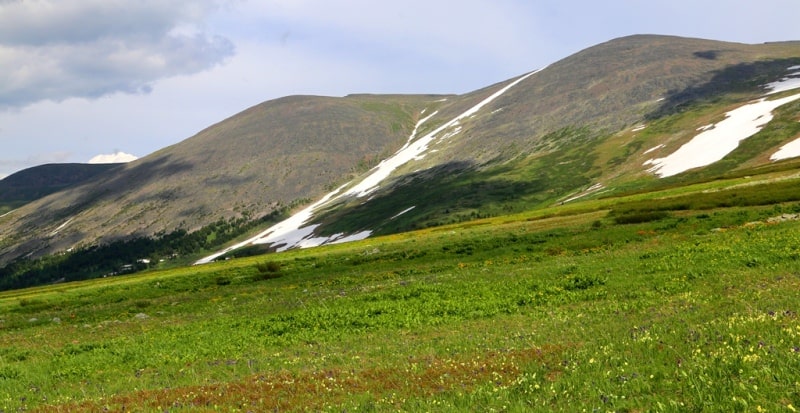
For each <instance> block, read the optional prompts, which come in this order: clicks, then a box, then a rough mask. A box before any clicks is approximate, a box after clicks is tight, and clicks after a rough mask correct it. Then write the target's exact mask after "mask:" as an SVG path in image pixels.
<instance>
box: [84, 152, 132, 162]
mask: <svg viewBox="0 0 800 413" xmlns="http://www.w3.org/2000/svg"><path fill="white" fill-rule="evenodd" d="M137 159H139V157H138V156H136V155H131V154H129V153H125V152H119V151H117V152H114V153H112V154H102V155H97V156H95V157H93V158H92V159H89V162H88V163H125V162H132V161H135V160H137Z"/></svg>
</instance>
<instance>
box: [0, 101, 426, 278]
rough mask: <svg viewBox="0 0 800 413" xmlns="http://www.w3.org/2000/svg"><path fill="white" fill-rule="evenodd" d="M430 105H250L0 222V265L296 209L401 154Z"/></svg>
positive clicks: (396, 103) (336, 102)
mask: <svg viewBox="0 0 800 413" xmlns="http://www.w3.org/2000/svg"><path fill="white" fill-rule="evenodd" d="M432 99H438V97H429V96H381V97H375V96H366V95H361V96H352V97H346V98H327V97H311V96H296V97H288V98H283V99H278V100H275V101H270V102H265V103H263V104H260V105H257V106H255V107H252V108H250V109H248V110H246V111H244V112H242V113H240V114H238V115H236V116H233V117H231V118H229V119H227V120H225V121H222V122H220V123H218V124H216V125H213V126H211V127H209V128H207V129H206V130H204V131H202V132H200V133H198V134H197V135H195V136H194V137H192V138H189V139H187V140H185V141H183V142H181V143H178V144H176V145H173V146H171V147H168V148H165V149H163V150H160V151H158V152H155V153H153V154H151V155H149V156H146V157H144V158H141V159H140V160H138V161H135V162H131V163H129V164H126V165H124V166H123V167H121V168H119V169H117V170H115V171H114V173H110V174H108V175H106V176H103V177H102V178H101V179H98V180H95V181H92V182H90V183H87V184H85V185H82V186H79V187H76V188H72V189H69V190H67V191H63V192H60V193H57V194H53V195H51V196H49V197H47V198H43V199H41V200H39V201H37V202H34V203H31V204H29V205H26V206H24V207H22V208H20V209H18V210H16V211H13V212H12V213H10V214H8V215H7V216H5V217H4V218H3V219H2V221H0V236H2V241H0V247H2V251H1V252H0V263H2V262H7V261H8V260H9V259H13V258H15V257H16V256H19V255H21V254H28V253H30V252H34V253H35V254H37V255H41V254H47V253H50V252H54V251H57V250H64V249H67V248H72V247H75V246H78V245H87V244H91V243H94V242H98V241H100V242H103V241H106V242H107V241H112V240H114V239H120V238H124V237H130V236H135V235H153V234H157V233H163V232H169V231H172V230H175V229H185V230H187V231H193V230H196V229H198V228H200V227H202V226H205V225H208V224H209V223H211V222H215V221H217V220H218V219H220V218H228V217H242V216H245V217H251V218H253V219H255V218H258V217H260V216H264V215H267V214H269V213H270V212H273V211H274V210H275V209H276V208H279V207H281V206H288V205H292V204H293V203H297V202H302V201H303V200H305V199H308V198H311V197H314V196H316V194H318V193H320V192H322V191H324V189H325V188H326V187H327V186H330V185H333V184H335V183H337V182H341V181H343V180H345V179H347V178H348V177H349V176H350V175H351V174H353V173H357V172H358V171H359V170H363V169H366V168H368V167H369V166H371V165H372V164H374V163H376V162H377V161H378V160H380V158H381V157H382V156H385V155H386V154H388V153H390V152H391V151H393V150H395V149H396V148H397V147H399V146H400V145H402V143H403V142H404V141H405V138H406V137H407V135H408V133H409V132H410V130H411V128H412V127H413V123H414V117H415V116H416V113H417V112H418V110H419V107H421V106H422V103H423V102H426V101H429V100H432ZM67 221H69V224H68V225H66V226H65V227H63V228H61V229H59V230H58V231H57V229H58V228H59V227H60V226H61V225H62V224H64V223H65V222H67ZM23 229H24V230H23Z"/></svg>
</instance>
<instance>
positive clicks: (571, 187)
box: [0, 35, 800, 265]
mask: <svg viewBox="0 0 800 413" xmlns="http://www.w3.org/2000/svg"><path fill="white" fill-rule="evenodd" d="M798 65H800V42H778V43H769V44H759V45H747V44H739V43H729V42H719V41H713V40H702V39H687V38H680V37H673V36H656V35H637V36H629V37H624V38H619V39H614V40H611V41H609V42H606V43H602V44H599V45H597V46H594V47H591V48H588V49H586V50H583V51H581V52H579V53H576V54H574V55H572V56H569V57H567V58H565V59H563V60H561V61H558V62H555V63H553V64H551V65H549V66H548V67H546V68H543V69H542V70H540V71H538V72H535V73H530V74H525V75H520V76H519V77H516V78H514V79H509V80H506V81H502V82H499V83H497V84H494V85H490V86H487V87H485V88H482V89H480V90H477V91H474V92H471V93H467V94H463V95H447V96H439V95H368V94H361V95H350V96H346V97H320V96H290V97H285V98H281V99H276V100H272V101H268V102H264V103H262V104H259V105H256V106H254V107H251V108H249V109H247V110H245V111H243V112H241V113H239V114H237V115H234V116H232V117H230V118H228V119H225V120H223V121H221V122H219V123H217V124H214V125H212V126H210V127H208V128H207V129H205V130H203V131H201V132H200V133H198V134H197V135H195V136H193V137H190V138H188V139H186V140H184V141H182V142H180V143H178V144H175V145H172V146H170V147H167V148H164V149H162V150H160V151H158V152H155V153H153V154H151V155H148V156H146V157H144V158H141V159H139V160H137V161H134V162H131V163H128V164H125V165H122V166H119V167H116V168H113V169H109V170H108V171H106V173H102V174H98V175H95V176H94V177H92V178H90V179H87V180H85V181H84V183H83V184H82V185H78V186H75V185H72V186H69V187H66V188H64V190H62V191H60V192H57V193H53V194H51V195H50V196H48V197H46V198H42V199H39V200H36V201H34V202H31V203H29V204H27V205H25V206H23V207H20V208H19V209H18V210H16V211H14V213H13V214H8V215H6V216H2V217H0V265H3V264H5V263H8V262H11V261H12V260H14V259H16V258H18V257H21V256H29V257H43V256H48V255H50V254H53V253H56V252H62V251H66V250H68V249H75V248H86V247H90V246H94V245H105V244H109V243H113V242H117V241H122V240H129V239H134V238H141V237H159V236H163V235H164V234H170V233H174V232H176V231H178V232H181V233H186V234H193V233H194V234H200V233H202V234H207V235H203V240H205V241H207V242H205V243H203V244H202V246H199V247H197V248H196V251H197V253H198V254H199V253H201V252H203V251H201V250H203V249H209V248H212V245H214V244H213V242H215V241H214V240H218V239H219V240H222V238H218V235H219V231H208V228H210V226H213V225H217V226H218V227H219V226H220V225H222V223H223V222H234V221H235V222H236V223H237V224H236V225H237V226H239V227H238V228H239V229H240V230H241V231H242V232H246V231H249V232H250V235H254V234H253V232H255V227H254V226H253V225H256V224H257V223H258V222H261V221H259V220H263V219H264V218H265V217H270V216H276V215H275V214H276V213H277V212H280V211H291V212H298V211H300V209H301V208H302V207H306V206H309V205H311V203H312V202H314V201H318V200H320V199H322V198H323V196H326V194H327V197H326V198H324V199H325V202H319V203H317V204H314V206H315V207H314V208H312V209H310V210H307V211H304V212H303V214H304V215H297V216H296V217H295V219H294V221H293V222H290V223H287V224H282V225H283V226H282V227H279V228H275V229H269V230H267V227H268V226H267V225H266V224H265V225H264V226H263V227H262V228H261V229H262V230H264V231H265V233H264V234H261V235H260V236H259V237H255V238H254V239H253V240H256V241H257V242H256V244H255V245H253V244H252V243H243V244H242V245H249V247H248V248H255V249H257V250H258V251H265V250H274V249H276V248H288V247H293V246H299V245H316V244H318V243H326V242H334V241H340V240H347V239H350V237H363V236H368V235H370V234H388V233H395V232H402V231H407V230H410V229H415V228H424V227H430V226H436V225H441V224H446V223H451V222H458V221H464V220H470V219H474V218H477V217H486V216H494V215H500V214H507V213H510V212H518V211H523V210H530V209H536V208H540V207H544V206H550V205H553V204H557V203H564V202H569V201H570V200H572V199H576V197H586V196H596V195H597V194H603V193H604V194H609V193H614V192H619V191H635V190H639V189H641V188H647V187H656V186H663V185H679V184H680V183H681V182H689V181H691V180H693V179H698V178H700V177H703V178H704V179H707V178H708V177H713V176H722V175H724V174H731V173H736V171H739V170H743V169H746V168H753V167H759V166H765V165H772V164H773V163H774V162H773V161H772V160H771V159H770V156H771V154H773V153H775V151H777V150H778V148H779V147H780V146H781V145H783V144H785V143H787V142H789V141H791V140H792V139H795V138H797V137H798V136H800V131H796V130H795V128H796V127H797V125H798V124H800V123H799V122H797V120H798V119H800V107H798V106H799V105H800V104H798V103H797V102H795V103H792V104H787V105H785V106H781V107H780V108H779V109H776V111H775V115H776V116H775V118H774V120H772V122H770V125H773V126H769V127H766V128H764V131H763V132H760V134H759V136H760V137H759V138H758V139H749V140H747V141H743V143H741V144H740V146H739V147H738V148H737V149H736V150H734V151H733V152H731V154H730V155H728V156H727V157H726V158H725V159H723V160H721V161H719V162H716V163H714V164H712V165H709V166H707V167H704V168H699V169H695V170H691V171H686V172H685V173H681V174H678V175H676V176H674V177H669V178H664V179H660V178H659V176H657V175H656V174H655V173H653V171H652V170H649V169H651V168H650V167H648V166H646V165H645V163H646V162H647V161H648V160H652V159H653V158H662V157H665V156H667V155H668V154H669V153H670V152H674V151H676V150H677V149H678V148H679V147H680V146H681V145H683V144H685V143H686V142H688V141H689V140H690V139H691V138H692V137H693V136H695V135H697V134H698V133H699V132H698V131H699V130H701V129H702V128H704V127H711V126H713V125H714V124H716V123H717V122H719V121H721V120H722V119H724V118H725V117H726V112H728V111H730V110H733V109H735V108H737V107H740V106H742V105H744V104H746V103H747V102H751V101H753V100H754V99H759V98H762V97H763V96H764V95H765V93H766V91H767V90H766V87H765V85H767V84H768V83H770V82H775V81H779V80H781V79H783V78H785V77H786V76H791V75H792V73H791V71H790V70H789V69H790V68H792V67H797V66H798ZM523 76H524V77H523ZM790 93H792V92H783V93H782V94H777V95H776V96H786V95H788V94H790ZM243 222H246V223H249V224H247V225H245V226H241V225H240V223H243ZM264 222H266V221H264ZM225 225H228V224H225ZM248 225H249V226H248ZM259 225H260V224H259ZM228 226H229V225H228ZM289 227H292V228H289ZM245 228H246V231H245ZM204 230H205V231H208V232H201V231H204ZM281 231H284V232H285V236H283V238H280V239H278V238H276V234H277V233H278V232H281ZM234 232H235V231H234ZM270 234H271V235H270ZM281 234H283V232H281ZM243 239H244V238H243ZM224 241H225V242H227V241H228V239H227V238H225V239H224ZM219 242H222V241H219ZM220 245H221V244H220ZM237 247H238V246H237ZM205 252H211V251H205Z"/></svg>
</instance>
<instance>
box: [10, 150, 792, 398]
mask: <svg viewBox="0 0 800 413" xmlns="http://www.w3.org/2000/svg"><path fill="white" fill-rule="evenodd" d="M796 168H797V164H796V163H795V164H791V163H790V164H784V165H783V166H782V167H779V168H774V169H773V170H769V171H764V173H758V171H756V170H749V171H746V173H747V175H743V176H738V177H736V176H732V177H729V178H726V179H718V180H712V181H702V180H699V181H697V182H695V183H693V184H688V185H686V184H684V185H676V186H672V187H666V186H665V187H664V188H663V189H661V190H658V191H653V192H638V193H631V194H629V195H624V196H617V197H606V198H601V199H595V200H587V201H576V202H573V203H569V204H565V205H562V206H556V207H552V208H544V209H538V210H534V211H529V212H525V213H522V214H517V215H506V216H500V217H496V218H489V219H481V220H474V221H470V222H465V223H460V224H454V225H447V226H441V227H436V228H429V229H425V230H419V231H415V232H409V233H404V234H395V235H388V236H383V237H376V238H373V239H368V240H364V241H359V242H353V243H348V244H342V245H334V246H327V247H319V248H314V249H308V250H295V251H288V252H284V253H277V254H272V255H268V256H258V257H250V258H244V259H237V260H231V261H225V262H219V263H214V264H209V265H205V266H199V267H184V268H179V269H172V270H167V271H151V272H145V273H140V274H136V275H130V276H125V277H112V278H104V279H98V280H91V281H85V282H79V283H66V284H60V285H53V286H47V287H38V288H33V289H27V290H17V291H9V292H5V293H0V314H2V316H0V384H2V385H0V406H2V408H0V409H2V410H3V411H42V412H58V411H63V412H66V411H70V412H75V411H103V410H112V411H121V410H124V411H294V410H312V411H317V410H322V411H343V410H347V411H352V410H359V411H360V410H367V411H397V410H406V411H431V410H435V411H465V410H472V411H476V410H477V411H583V410H586V411H661V410H663V411H701V410H709V409H712V410H717V411H759V410H764V411H792V410H794V409H797V407H798V406H800V385H798V382H797V380H798V376H797V372H798V371H800V318H798V314H797V313H798V311H800V308H798V301H797V299H796V297H797V292H798V290H800V221H798V217H800V189H798V188H800V182H798V177H797V169H796ZM45 338H46V339H45Z"/></svg>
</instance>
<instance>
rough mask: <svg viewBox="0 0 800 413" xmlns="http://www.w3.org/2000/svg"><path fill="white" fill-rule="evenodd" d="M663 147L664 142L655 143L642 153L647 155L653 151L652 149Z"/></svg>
mask: <svg viewBox="0 0 800 413" xmlns="http://www.w3.org/2000/svg"><path fill="white" fill-rule="evenodd" d="M663 147H664V144H663V143H662V144H661V145H656V146H653V147H652V148H650V149H648V150H646V151H644V153H643V155H647V154H648V153H650V152H653V151H654V150H656V149H661V148H663Z"/></svg>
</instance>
